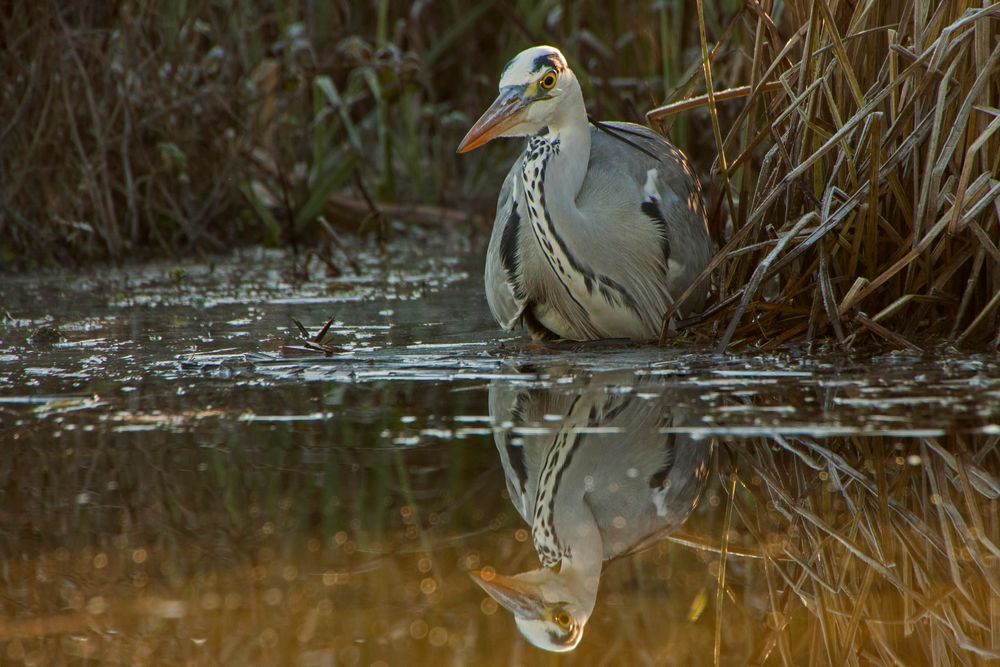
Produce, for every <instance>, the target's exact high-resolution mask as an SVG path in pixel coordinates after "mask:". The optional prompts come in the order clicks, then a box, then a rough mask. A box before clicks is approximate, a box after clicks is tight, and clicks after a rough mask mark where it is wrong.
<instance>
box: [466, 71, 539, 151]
mask: <svg viewBox="0 0 1000 667" xmlns="http://www.w3.org/2000/svg"><path fill="white" fill-rule="evenodd" d="M527 104H528V103H527V101H526V100H525V99H524V86H507V87H506V88H504V89H503V90H501V91H500V95H498V96H497V98H496V99H495V100H493V104H491V105H490V108H489V109H487V110H486V113H484V114H483V115H482V116H480V117H479V120H477V121H476V124H475V125H473V126H472V128H471V129H470V130H469V132H468V133H467V134H466V135H465V138H464V139H462V143H460V144H459V145H458V152H459V153H468V152H469V151H471V150H475V149H476V148H479V147H480V146H482V145H483V144H485V143H487V142H489V141H491V140H492V139H494V138H496V137H497V136H499V135H500V133H501V132H503V131H504V130H506V129H507V128H509V127H510V126H512V125H514V124H516V123H517V121H518V117H519V115H520V113H521V111H523V110H524V108H525V107H526V106H527Z"/></svg>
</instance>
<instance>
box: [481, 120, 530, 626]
mask: <svg viewBox="0 0 1000 667" xmlns="http://www.w3.org/2000/svg"><path fill="white" fill-rule="evenodd" d="M473 129H475V128H473ZM469 575H470V576H471V577H472V580H473V581H475V582H476V583H477V584H479V586H480V587H481V588H482V589H483V590H484V591H486V592H487V593H489V595H490V597H491V598H493V599H494V600H496V601H497V602H499V603H500V604H502V605H503V606H504V607H506V609H507V610H508V611H510V612H511V613H512V614H514V616H517V617H518V618H525V619H528V618H541V616H542V611H543V610H544V608H545V607H544V604H543V602H542V599H541V598H540V597H538V594H537V593H535V592H534V591H532V590H531V589H530V588H529V587H528V586H527V585H525V584H523V583H521V582H520V581H518V580H517V579H515V578H514V577H505V576H503V575H502V574H492V573H484V572H483V571H482V570H477V571H475V572H470V573H469Z"/></svg>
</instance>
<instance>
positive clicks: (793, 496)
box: [0, 248, 1000, 667]
mask: <svg viewBox="0 0 1000 667" xmlns="http://www.w3.org/2000/svg"><path fill="white" fill-rule="evenodd" d="M424 250H425V251H426V252H424V255H425V258H424V259H418V258H414V257H412V256H409V257H408V256H406V254H405V253H400V254H397V255H396V256H397V257H400V259H397V260H394V261H389V260H386V259H384V258H380V256H378V255H377V254H373V255H371V256H365V257H362V258H360V260H359V262H360V264H361V267H360V268H361V269H362V273H361V277H357V276H354V277H340V278H329V277H324V276H322V275H320V273H321V272H320V271H319V270H318V268H317V267H313V275H312V276H311V278H310V279H304V278H303V277H302V276H293V275H292V271H291V270H290V266H291V264H290V262H289V261H288V259H287V258H285V257H282V256H280V255H273V254H268V253H264V252H260V251H254V252H247V253H244V254H242V255H239V256H236V257H234V258H230V259H226V260H220V261H218V262H215V263H205V264H190V265H181V266H173V265H170V264H162V265H146V266H142V267H136V268H132V269H128V270H106V271H101V272H92V273H86V274H75V275H69V276H67V275H50V276H41V277H39V276H33V277H5V278H4V280H3V282H2V284H0V309H2V310H0V318H2V323H0V443H2V445H3V454H2V456H0V663H2V664H30V665H79V664H123V665H177V664H183V665H302V666H306V667H311V666H316V667H319V666H334V665H337V666H340V665H349V666H353V665H363V666H374V665H423V664H433V665H435V666H441V665H494V664H495V665H521V664H523V665H552V664H566V665H571V664H572V665H645V664H650V665H699V664H715V663H718V664H727V665H743V664H773V665H804V664H816V665H843V664H899V665H922V664H938V665H952V664H972V665H975V664H988V663H990V662H992V661H995V660H996V659H998V658H1000V568H998V556H1000V548H998V547H1000V513H998V508H1000V504H998V500H997V499H998V495H1000V480H998V470H1000V453H998V449H997V443H998V440H1000V427H998V424H1000V359H997V358H996V357H995V356H975V355H961V354H957V353H945V354H938V355H936V356H926V357H922V356H913V355H904V354H896V353H888V354H886V353H880V354H867V355H866V354H853V355H845V354H839V353H814V354H805V353H804V352H791V353H790V352H784V353H780V354H772V355H734V356H724V357H721V356H713V355H711V354H708V353H706V352H704V351H703V350H701V349H700V348H698V347H694V346H685V347H681V348H677V349H671V350H663V349H657V348H651V347H642V346H630V347H622V346H610V347H599V346H598V347H594V346H584V347H580V348H577V347H561V348H559V347H557V348H547V349H536V348H533V347H531V346H525V345H524V344H523V341H520V340H518V339H516V338H511V337H509V336H500V335H499V334H498V332H497V330H496V328H495V326H494V325H493V323H492V320H491V319H490V317H489V313H488V312H487V310H486V306H485V302H484V299H483V297H482V294H481V285H480V278H479V268H478V267H479V264H477V263H476V261H475V260H468V259H454V258H455V257H460V256H461V255H462V253H461V252H460V251H456V249H454V248H442V249H436V248H429V249H428V248H425V249H424ZM459 250H460V249H459ZM426 257H434V258H435V259H427V258H426ZM331 317H332V318H333V322H332V324H331V326H330V329H329V331H328V333H327V336H326V338H325V342H326V343H327V344H328V350H329V352H330V354H329V355H328V354H325V353H324V351H322V350H316V349H310V347H312V348H315V346H311V345H310V344H309V343H307V342H305V341H304V340H302V339H301V338H300V334H299V332H298V330H297V328H296V326H295V325H294V324H293V323H292V318H296V319H298V320H299V321H301V322H302V323H303V324H304V325H305V326H306V327H307V328H308V329H309V330H310V334H315V333H316V332H317V331H318V330H319V329H320V327H321V326H322V325H323V324H324V323H325V322H326V321H327V320H328V319H329V318H331ZM536 646H542V647H544V649H547V650H543V649H540V648H537V647H536ZM573 647H575V650H570V651H568V652H565V653H562V654H557V653H553V652H550V651H555V650H560V651H565V650H567V649H573Z"/></svg>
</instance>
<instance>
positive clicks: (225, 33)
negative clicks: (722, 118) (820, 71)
mask: <svg viewBox="0 0 1000 667" xmlns="http://www.w3.org/2000/svg"><path fill="white" fill-rule="evenodd" d="M712 4H713V6H712V7H708V8H706V22H707V24H708V26H709V30H710V31H713V32H718V31H719V30H720V29H721V28H720V26H721V25H722V24H723V23H724V21H725V19H726V17H727V16H728V15H731V14H732V12H733V11H734V9H735V8H736V7H738V6H739V4H740V3H739V2H736V0H724V1H723V2H719V3H712ZM692 25H696V17H695V16H694V9H693V5H691V6H689V3H684V2H680V1H679V0H663V1H657V2H650V1H648V0H646V1H641V2H639V1H636V2H622V3H562V2H553V1H548V2H527V1H523V0H522V1H518V0H479V1H478V2H473V3H468V2H459V1H457V0H452V1H440V2H430V1H429V0H418V1H416V2H388V1H387V0H380V1H375V2H364V3H358V2H346V1H343V0H342V1H340V2H316V1H314V0H294V1H291V2H267V1H266V0H180V1H177V0H171V1H163V0H118V1H114V2H111V1H109V2H99V3H91V2H82V3H63V2H60V1H59V0H43V1H41V2H35V3H15V4H13V5H11V6H10V7H9V8H8V9H7V10H5V11H4V12H3V13H0V40H2V41H3V43H4V44H5V45H6V46H5V48H4V49H3V50H2V52H0V76H2V81H3V83H2V84H0V85H2V87H3V91H2V95H0V119H2V121H0V266H3V267H10V266H15V267H16V266H37V265H45V264H55V263H58V264H65V263H75V262H81V261H88V260H94V259H121V258H124V257H126V256H134V255H136V254H140V255H145V254H167V255H183V254H189V253H191V252H192V251H210V252H211V251H219V250H223V249H225V248H226V247H228V246H229V245H230V244H231V243H233V242H240V243H246V242H267V243H271V244H292V245H293V246H295V245H298V244H300V243H302V242H305V241H310V242H317V241H320V242H322V243H328V242H338V241H337V236H338V231H341V232H342V231H345V230H349V231H356V230H358V229H365V230H369V231H374V232H377V233H379V234H385V233H386V232H387V230H390V229H391V225H389V224H387V222H390V221H402V222H403V223H406V224H412V223H419V224H428V225H449V226H452V227H461V226H463V225H465V224H467V223H469V222H472V221H475V220H476V219H477V218H476V216H475V215H474V214H489V213H490V209H491V207H492V205H493V201H494V197H495V193H496V190H497V185H498V181H499V179H500V178H501V177H502V174H503V173H504V171H505V170H506V168H507V166H508V165H509V163H510V160H511V159H512V158H513V156H514V154H515V151H516V150H517V148H518V147H517V146H516V145H515V144H516V142H509V144H506V145H502V146H499V147H491V148H490V150H488V151H481V152H479V153H475V154H473V155H470V156H466V157H463V158H461V159H459V158H458V157H457V156H456V155H455V150H454V149H455V146H456V145H457V143H458V141H459V140H460V138H461V137H462V135H463V134H464V132H465V130H466V129H467V127H468V126H469V125H470V124H471V122H472V121H473V120H475V117H476V116H477V115H478V113H479V112H480V111H482V110H483V109H484V108H485V107H486V105H488V103H489V102H490V101H491V100H492V98H493V96H494V94H495V87H496V80H497V77H498V73H499V72H500V70H501V69H502V66H503V64H504V63H505V62H506V61H507V60H508V59H509V58H511V57H512V56H513V55H514V54H516V53H517V52H518V51H520V50H522V49H523V48H526V47H527V46H530V45H532V44H538V43H551V44H554V45H558V46H559V47H560V48H562V49H563V50H564V51H565V52H566V53H567V55H568V57H569V58H570V59H571V61H572V62H574V63H578V64H579V66H578V67H577V69H578V70H579V74H580V75H581V79H582V80H583V84H584V86H585V93H586V96H587V99H588V101H589V104H590V107H591V109H590V110H591V113H592V114H593V115H594V116H595V117H598V118H618V119H628V120H633V121H637V122H641V120H642V114H643V113H644V112H645V111H646V110H648V109H649V108H651V107H652V106H654V105H656V104H658V103H660V102H662V101H664V99H665V97H666V99H668V100H669V99H670V97H669V96H668V90H667V89H668V87H669V86H670V84H671V82H673V81H675V80H677V79H678V78H679V77H680V76H681V74H682V73H683V72H684V71H685V69H686V68H687V67H688V66H690V65H691V64H692V63H694V64H696V65H697V63H698V62H699V58H700V55H699V51H698V34H697V31H696V30H692V29H691V26H692ZM719 65H720V66H723V67H724V66H725V60H724V59H723V60H720V61H719ZM678 92H683V91H675V92H674V95H675V96H676V95H677V94H678ZM706 120H707V114H705V116H704V118H699V117H698V116H697V115H691V117H690V121H691V122H693V123H695V124H697V123H699V122H703V121H706ZM688 121H689V118H688V117H685V118H684V120H683V121H682V123H680V124H678V126H677V127H676V128H675V132H674V138H675V139H676V140H678V141H679V142H680V143H681V144H682V145H683V146H684V147H685V148H688V149H694V148H696V147H697V146H696V145H694V144H691V142H690V141H689V138H690V137H692V136H696V135H694V134H693V133H690V132H689V129H690V128H689V127H688V125H687V123H688ZM705 127H706V128H707V127H708V125H707V124H706V125H705ZM702 134H703V135H704V136H707V137H708V138H709V139H710V133H708V134H707V135H705V134H704V133H702ZM706 146H709V147H710V146H711V142H710V141H709V142H708V143H707V144H706ZM692 152H693V153H694V157H695V159H696V160H697V161H698V162H699V164H701V165H702V166H704V164H705V160H701V159H699V158H702V157H703V154H702V152H701V151H699V150H693V151H692ZM705 157H707V152H706V153H705ZM370 223H376V224H370Z"/></svg>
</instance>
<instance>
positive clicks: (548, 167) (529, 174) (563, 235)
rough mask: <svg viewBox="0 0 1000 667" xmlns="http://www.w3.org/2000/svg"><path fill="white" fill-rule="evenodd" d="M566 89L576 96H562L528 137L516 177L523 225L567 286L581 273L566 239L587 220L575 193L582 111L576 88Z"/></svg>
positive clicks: (583, 162) (583, 158)
mask: <svg viewBox="0 0 1000 667" xmlns="http://www.w3.org/2000/svg"><path fill="white" fill-rule="evenodd" d="M570 92H575V94H576V96H577V99H575V100H574V99H573V98H569V99H566V100H564V101H563V103H562V106H561V107H560V109H559V110H558V111H557V112H556V113H554V114H552V117H551V118H550V122H552V123H553V124H552V125H551V126H549V128H548V131H547V132H544V131H543V132H542V133H540V134H538V135H536V136H533V137H531V138H530V139H529V140H528V148H527V151H526V152H525V155H524V159H523V160H522V162H521V177H520V185H521V189H522V191H523V192H524V195H525V200H526V203H527V206H528V211H527V213H528V216H527V217H528V221H529V223H530V225H529V226H530V227H531V230H532V231H533V233H534V236H535V238H536V239H537V241H538V245H539V248H540V249H541V251H542V254H543V255H544V256H545V258H546V260H547V261H548V264H549V266H550V267H551V269H552V271H553V273H555V274H556V276H557V277H558V279H559V280H560V281H561V282H562V283H563V285H564V286H566V287H567V289H571V283H572V282H573V281H574V280H578V279H579V276H580V274H581V270H580V267H578V266H576V264H575V261H574V260H573V259H572V258H571V256H570V255H571V253H572V249H571V248H570V247H569V244H568V242H567V241H566V239H567V237H568V236H571V235H572V232H573V231H574V230H579V229H581V228H582V227H584V226H586V224H587V220H586V218H585V217H584V215H583V214H582V213H581V212H580V209H579V208H577V205H576V197H577V195H578V194H579V192H580V188H581V187H582V186H583V181H584V179H585V178H586V176H587V170H588V168H589V165H590V124H589V122H588V120H587V111H586V108H585V107H584V106H583V97H582V95H581V94H580V92H579V89H577V90H576V91H570ZM573 269H576V270H575V271H574V270H573Z"/></svg>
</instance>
